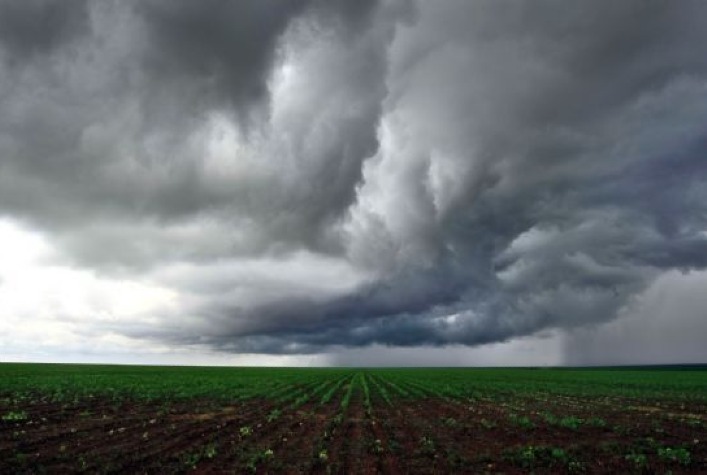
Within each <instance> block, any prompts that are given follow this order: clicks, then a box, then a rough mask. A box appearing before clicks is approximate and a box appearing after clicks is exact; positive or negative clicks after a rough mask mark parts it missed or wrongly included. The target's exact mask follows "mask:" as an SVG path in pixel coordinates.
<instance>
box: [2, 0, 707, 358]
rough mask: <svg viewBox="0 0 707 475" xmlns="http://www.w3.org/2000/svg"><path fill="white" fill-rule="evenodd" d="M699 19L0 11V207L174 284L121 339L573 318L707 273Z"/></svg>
mask: <svg viewBox="0 0 707 475" xmlns="http://www.w3.org/2000/svg"><path fill="white" fill-rule="evenodd" d="M706 19H707V6H706V5H705V4H704V2H697V1H685V2H666V1H647V2H646V1H640V2H639V1H635V2H633V1H626V2H621V3H620V4H617V3H616V2H609V1H600V2H596V1H587V2H579V3H577V2H573V4H572V5H567V4H565V3H564V2H554V1H543V2H534V3H533V4H532V5H531V4H530V3H522V2H521V3H517V2H516V3H512V4H511V3H499V2H495V1H494V2H490V1H489V2H484V1H479V2H464V1H444V2H413V1H409V2H408V1H402V0H401V1H396V0H390V1H381V2H373V1H370V2H368V1H366V2H344V1H341V2H338V1H337V2H324V1H313V0H312V1H306V0H301V1H294V2H275V1H262V0H258V1H245V2H243V1H241V2H235V3H234V2H227V1H220V0H209V1H201V2H189V1H177V2H173V1H169V2H167V1H148V2H84V1H65V2H59V1H31V2H30V1H28V2H13V1H3V2H0V59H1V62H0V75H2V78H3V80H2V82H1V83H0V84H2V85H0V107H1V108H2V110H3V111H4V113H3V114H2V117H1V118H0V215H4V216H8V217H11V218H13V219H16V220H19V221H22V222H25V223H29V224H30V225H31V226H33V227H35V228H37V229H38V230H41V231H42V232H43V233H45V234H46V235H48V236H50V238H51V241H52V243H53V244H54V245H55V246H57V248H58V249H59V250H60V253H61V255H62V259H64V260H65V261H66V262H68V263H70V264H71V265H73V266H76V267H79V268H86V269H91V270H93V271H95V272H96V273H99V274H106V275H115V274H119V275H121V276H126V277H127V278H130V277H131V276H132V277H135V278H138V277H139V278H143V279H144V278H148V279H153V280H154V281H155V282H157V283H158V284H160V285H165V286H168V287H170V288H171V289H172V290H173V291H175V292H176V294H178V295H179V296H180V298H181V300H180V301H181V302H182V305H181V306H180V307H179V308H178V309H171V310H164V312H163V314H159V315H157V316H156V318H157V321H159V322H162V323H160V324H159V325H147V324H146V325H145V326H140V327H134V328H127V329H126V328H120V329H117V330H116V331H119V332H121V333H123V334H125V335H129V336H132V337H137V338H148V339H157V340H161V341H164V342H168V343H173V344H183V345H207V346H210V347H213V348H215V349H220V350H224V351H233V352H264V353H315V352H320V351H324V350H326V349H327V348H331V347H337V346H351V347H362V346H367V345H371V344H381V345H392V346H403V347H405V346H418V345H431V346H444V345H448V344H462V345H481V344H486V343H491V342H498V341H507V340H509V339H513V338H515V337H519V336H523V335H530V334H534V333H536V332H539V331H542V330H545V329H553V328H565V329H573V328H585V327H591V326H593V325H596V324H598V323H601V322H607V321H611V320H612V319H615V318H616V317H617V315H619V314H620V313H621V312H622V311H625V310H626V309H627V308H628V307H630V306H631V305H632V303H633V302H634V300H635V299H636V297H637V296H638V295H640V294H641V293H642V292H643V291H644V290H645V289H646V288H648V286H650V284H651V283H652V282H653V281H654V280H655V279H656V277H658V276H659V275H661V274H662V273H665V272H670V271H672V270H676V269H677V270H681V271H691V270H699V269H704V268H705V267H707V257H706V256H707V235H706V234H705V231H706V230H707V223H706V221H707V206H706V205H705V203H707V185H706V183H707V166H705V162H704V157H703V156H704V151H705V143H706V140H707V137H706V136H705V131H704V124H705V123H707V100H706V99H705V97H707V95H706V94H705V93H706V92H707V57H706V56H705V55H704V54H703V51H702V48H700V46H699V45H701V44H704V41H705V40H707V38H706V35H707V33H705V29H704V28H703V26H704V22H705V20H706ZM224 124H225V125H224ZM219 127H220V128H219ZM229 134H230V135H229ZM224 137H225V138H224ZM229 137H230V138H229ZM224 144H225V145H224ZM246 261H247V262H249V263H251V264H252V263H253V262H254V263H255V264H252V266H253V274H254V275H249V274H248V272H243V271H240V270H238V269H239V265H240V266H241V267H240V268H244V267H243V266H245V264H239V263H243V262H246ZM224 262H225V263H231V264H232V266H233V267H228V266H226V267H224V264H223V263H224ZM264 263H268V264H267V266H266V264H264ZM273 263H275V264H273ZM277 263H281V266H280V267H278V265H277ZM308 263H310V264H308ZM231 264H229V265H231ZM251 264H248V265H249V266H250V265H251ZM308 265H311V266H313V267H312V269H314V268H315V267H316V269H319V270H317V271H314V270H312V271H311V272H309V273H307V272H304V273H298V272H300V271H299V270H298V269H299V267H297V266H304V267H305V268H307V266H308ZM180 266H181V267H180ZM259 266H260V267H259ZM263 266H265V267H263ZM317 266H318V267H317ZM320 267H321V269H320ZM174 268H184V269H192V271H184V272H185V273H184V274H179V278H178V279H177V278H175V277H174V276H173V275H172V274H170V272H172V273H174V272H175V271H174ZM248 268H249V269H250V267H248ZM224 269H225V270H224ZM229 269H230V270H229ZM325 269H329V271H325ZM332 269H334V271H332ZM337 269H340V270H337ZM336 272H340V278H339V279H337V276H336ZM165 275H168V276H171V277H169V278H165V277H164V276H165ZM352 275H355V276H357V277H356V278H353V277H351V276H352ZM323 276H324V277H323ZM165 279H166V280H165ZM336 280H340V281H341V284H340V285H338V286H337V285H334V284H336V282H335V281H336ZM334 287H336V289H334V290H332V289H333V288H334Z"/></svg>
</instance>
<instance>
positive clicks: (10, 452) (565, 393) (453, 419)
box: [0, 363, 707, 474]
mask: <svg viewBox="0 0 707 475" xmlns="http://www.w3.org/2000/svg"><path fill="white" fill-rule="evenodd" d="M84 471H85V472H88V473H95V472H99V473H114V472H125V473H175V472H177V473H179V472H182V473H187V472H189V473H191V472H195V473H248V472H254V473H391V474H397V473H529V472H534V473H707V367H699V366H688V367H647V368H603V369H594V368H591V369H532V368H528V369H324V368H322V369H314V368H312V369H299V368H203V367H149V366H99V365H55V364H10V363H6V364H0V473H43V472H46V473H67V472H84Z"/></svg>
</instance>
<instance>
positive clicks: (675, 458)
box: [658, 447, 690, 465]
mask: <svg viewBox="0 0 707 475" xmlns="http://www.w3.org/2000/svg"><path fill="white" fill-rule="evenodd" d="M658 458H660V459H661V460H665V461H668V462H677V463H679V464H681V465H690V451H689V450H687V449H685V448H682V447H676V448H672V447H660V448H658Z"/></svg>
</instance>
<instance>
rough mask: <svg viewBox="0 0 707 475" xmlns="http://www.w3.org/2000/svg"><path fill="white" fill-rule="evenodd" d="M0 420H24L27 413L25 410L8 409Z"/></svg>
mask: <svg viewBox="0 0 707 475" xmlns="http://www.w3.org/2000/svg"><path fill="white" fill-rule="evenodd" d="M2 420H3V421H7V422H20V421H26V420H27V413H26V412H25V411H10V412H8V413H6V414H4V415H3V416H2Z"/></svg>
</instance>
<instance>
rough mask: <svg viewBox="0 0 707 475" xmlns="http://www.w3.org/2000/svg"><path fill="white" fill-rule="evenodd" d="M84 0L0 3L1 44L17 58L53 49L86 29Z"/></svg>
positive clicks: (86, 18) (8, 1) (5, 1)
mask: <svg viewBox="0 0 707 475" xmlns="http://www.w3.org/2000/svg"><path fill="white" fill-rule="evenodd" d="M87 23H88V15H87V5H86V1H85V0H67V1H65V2H56V1H52V0H27V1H22V2H18V1H13V0H3V1H2V2H0V44H1V45H2V48H3V50H4V51H5V53H6V54H7V55H9V56H10V57H11V59H14V60H21V59H22V58H27V57H32V56H33V55H35V54H39V53H46V52H51V51H52V50H53V49H56V48H59V47H61V46H62V45H64V44H66V43H68V42H70V41H71V40H73V39H75V38H76V37H78V36H80V35H81V34H83V33H85V32H86V31H87Z"/></svg>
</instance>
